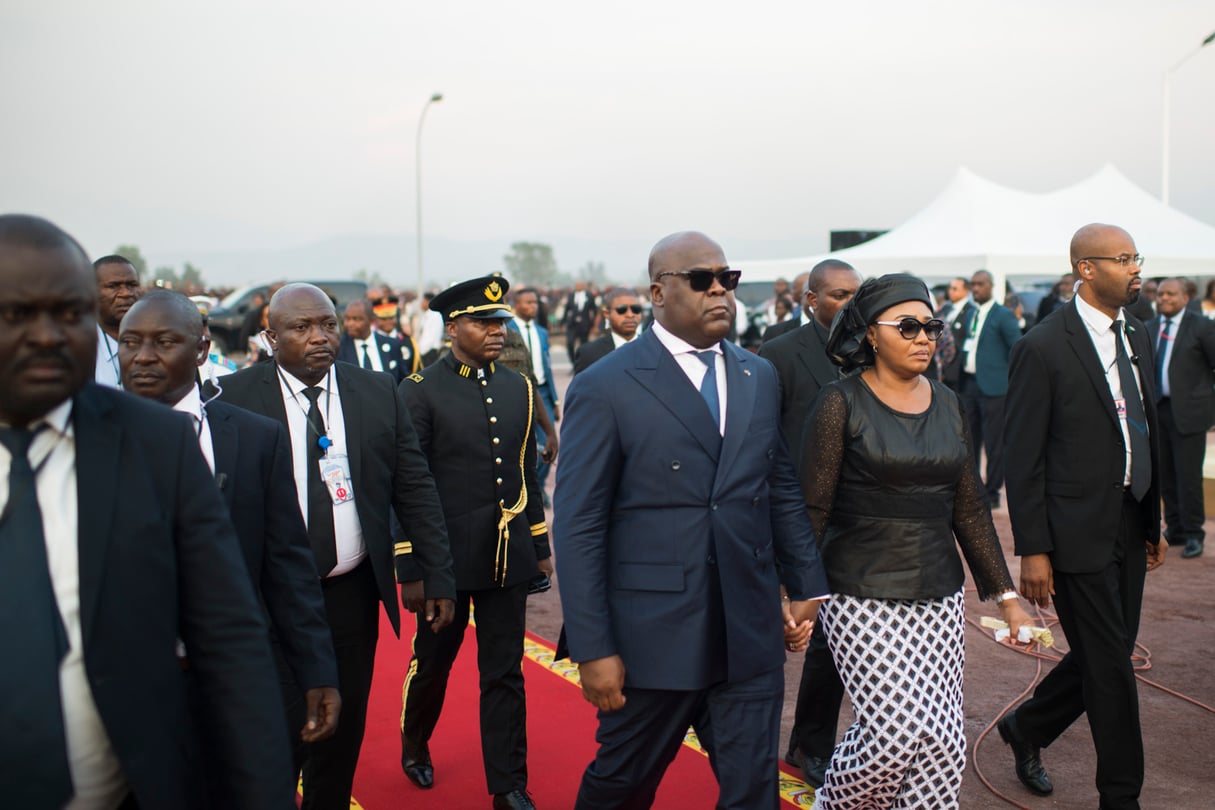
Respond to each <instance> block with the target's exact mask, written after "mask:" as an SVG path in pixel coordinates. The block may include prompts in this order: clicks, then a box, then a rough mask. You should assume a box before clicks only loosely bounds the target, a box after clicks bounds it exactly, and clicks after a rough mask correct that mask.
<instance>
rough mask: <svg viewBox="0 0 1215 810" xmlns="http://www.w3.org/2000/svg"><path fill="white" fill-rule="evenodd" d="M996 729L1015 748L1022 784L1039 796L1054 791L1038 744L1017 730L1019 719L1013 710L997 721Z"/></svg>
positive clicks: (1018, 776)
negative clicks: (1030, 741)
mask: <svg viewBox="0 0 1215 810" xmlns="http://www.w3.org/2000/svg"><path fill="white" fill-rule="evenodd" d="M996 729H997V730H998V731H999V732H1000V739H1002V740H1004V742H1006V743H1008V745H1009V746H1010V747H1011V748H1012V750H1013V760H1014V761H1015V762H1016V765H1017V778H1018V779H1020V780H1021V784H1023V785H1025V786H1026V787H1027V788H1029V789H1030V790H1031V791H1032V792H1034V793H1037V794H1038V795H1039V796H1049V795H1050V794H1051V793H1053V792H1054V790H1055V786H1054V785H1052V784H1051V783H1050V778H1049V777H1048V776H1047V775H1046V768H1043V767H1042V757H1041V755H1040V751H1039V748H1038V746H1036V745H1031V744H1030V743H1029V742H1027V741H1026V740H1025V739H1024V738H1022V737H1021V734H1020V733H1019V732H1018V731H1017V719H1016V717H1015V716H1014V715H1013V714H1012V712H1009V713H1008V714H1006V715H1004V716H1003V717H1001V718H1000V722H999V723H996Z"/></svg>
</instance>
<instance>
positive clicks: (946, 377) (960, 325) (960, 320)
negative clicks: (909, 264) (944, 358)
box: [941, 299, 978, 388]
mask: <svg viewBox="0 0 1215 810" xmlns="http://www.w3.org/2000/svg"><path fill="white" fill-rule="evenodd" d="M977 309H978V307H976V306H975V303H974V302H973V301H971V300H969V299H967V300H966V304H965V306H961V307H959V306H957V305H956V304H955V305H954V308H953V312H952V313H951V314H950V316H949V319H948V320H947V323H948V324H949V331H950V333H951V334H952V335H953V345H954V346H955V347H957V353H956V354H955V355H954V357H953V360H950V361H949V363H948V364H947V365H946V366H945V368H943V369H941V380H942V381H944V382H945V383H947V384H948V385H951V386H953V387H954V388H957V385H958V377H959V376H960V374H961V372H962V358H963V355H965V352H964V351H963V350H962V347H963V346H965V345H966V338H967V337H969V336H970V322H971V321H972V320H973V319H974V316H975V311H976V310H977Z"/></svg>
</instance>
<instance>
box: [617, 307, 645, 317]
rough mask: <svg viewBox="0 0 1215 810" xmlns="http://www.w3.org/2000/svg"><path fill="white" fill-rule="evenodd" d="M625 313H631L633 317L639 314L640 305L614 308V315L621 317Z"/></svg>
mask: <svg viewBox="0 0 1215 810" xmlns="http://www.w3.org/2000/svg"><path fill="white" fill-rule="evenodd" d="M626 312H631V313H633V314H634V315H640V314H641V304H621V305H620V306H618V307H616V314H617V315H623V314H624V313H626Z"/></svg>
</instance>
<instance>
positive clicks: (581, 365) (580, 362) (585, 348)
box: [574, 330, 616, 374]
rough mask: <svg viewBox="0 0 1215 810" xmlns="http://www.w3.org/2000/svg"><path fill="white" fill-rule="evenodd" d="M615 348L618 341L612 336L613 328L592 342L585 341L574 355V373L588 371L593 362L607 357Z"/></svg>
mask: <svg viewBox="0 0 1215 810" xmlns="http://www.w3.org/2000/svg"><path fill="white" fill-rule="evenodd" d="M615 348H616V341H615V340H614V339H613V338H612V332H611V330H608V332H607V333H606V334H603V335H600V336H599V337H597V338H595V339H594V340H592V341H591V342H590V343H583V344H582V345H581V346H579V347H578V353H577V354H576V355H575V356H574V373H575V374H577V373H579V372H580V371H586V370H587V369H588V368H590V366H591V363H594V362H595V361H596V360H602V359H603V358H604V357H607V356H608V354H610V353H611V352H612V350H613V349H615Z"/></svg>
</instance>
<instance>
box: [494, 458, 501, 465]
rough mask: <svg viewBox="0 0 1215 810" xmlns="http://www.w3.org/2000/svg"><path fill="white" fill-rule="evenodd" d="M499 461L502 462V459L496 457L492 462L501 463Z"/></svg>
mask: <svg viewBox="0 0 1215 810" xmlns="http://www.w3.org/2000/svg"><path fill="white" fill-rule="evenodd" d="M501 463H502V459H501V458H496V459H494V464H501Z"/></svg>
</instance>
